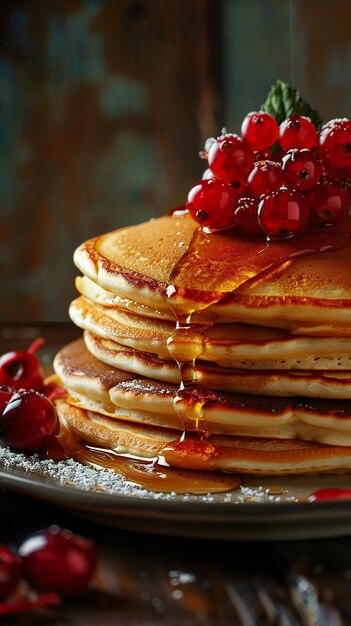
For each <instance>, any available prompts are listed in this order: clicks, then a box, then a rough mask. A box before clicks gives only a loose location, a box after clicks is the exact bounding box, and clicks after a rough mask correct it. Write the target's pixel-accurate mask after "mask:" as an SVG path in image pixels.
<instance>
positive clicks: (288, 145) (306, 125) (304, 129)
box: [278, 115, 317, 150]
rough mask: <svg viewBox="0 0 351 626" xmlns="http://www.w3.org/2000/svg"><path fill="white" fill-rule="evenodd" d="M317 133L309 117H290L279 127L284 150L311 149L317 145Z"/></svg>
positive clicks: (280, 141)
mask: <svg viewBox="0 0 351 626" xmlns="http://www.w3.org/2000/svg"><path fill="white" fill-rule="evenodd" d="M316 139H317V131H316V128H315V126H314V124H312V122H311V120H310V119H309V118H308V117H304V116H302V115H290V117H288V119H287V120H284V121H283V122H282V123H281V124H280V127H279V139H278V141H279V143H280V145H281V146H282V148H283V149H284V150H291V149H292V148H299V149H302V148H307V149H311V148H313V146H314V145H315V143H316Z"/></svg>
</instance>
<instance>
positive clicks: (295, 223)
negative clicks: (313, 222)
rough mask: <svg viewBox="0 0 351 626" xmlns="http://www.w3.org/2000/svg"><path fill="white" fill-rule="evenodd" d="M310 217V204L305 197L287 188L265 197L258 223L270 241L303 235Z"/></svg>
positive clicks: (259, 207)
mask: <svg viewBox="0 0 351 626" xmlns="http://www.w3.org/2000/svg"><path fill="white" fill-rule="evenodd" d="M308 217H309V209H308V204H307V202H306V200H305V198H304V197H303V195H302V194H301V193H300V192H298V191H295V190H290V189H287V188H286V187H281V188H280V189H277V190H276V191H273V192H272V193H270V194H268V195H267V196H263V197H262V198H261V201H260V203H259V206H258V222H259V224H260V226H261V228H262V230H263V232H264V233H265V234H266V235H267V237H268V239H286V238H288V237H293V236H294V235H301V233H302V232H303V231H304V230H305V228H306V225H307V223H308Z"/></svg>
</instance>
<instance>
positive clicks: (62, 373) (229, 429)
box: [54, 340, 351, 446]
mask: <svg viewBox="0 0 351 626" xmlns="http://www.w3.org/2000/svg"><path fill="white" fill-rule="evenodd" d="M54 367H55V371H56V374H57V376H58V377H59V379H60V381H61V383H63V385H64V387H65V388H66V390H67V391H68V394H69V395H68V398H67V402H68V403H70V404H72V405H74V406H78V407H80V408H83V409H85V410H89V411H94V412H97V413H99V414H101V415H105V416H109V417H112V418H115V419H119V420H123V421H132V422H138V423H141V424H151V425H156V426H159V427H163V428H173V429H176V430H178V431H182V430H183V422H182V419H181V417H180V414H181V413H180V409H181V408H182V405H183V411H184V412H185V413H186V412H187V410H188V409H189V406H193V404H194V402H195V403H196V408H197V413H196V415H197V417H198V419H199V428H200V429H202V430H204V431H206V432H208V433H215V434H227V435H234V436H255V437H257V438H264V437H269V438H273V437H275V438H278V439H281V438H286V439H292V438H300V439H307V440H312V441H318V442H322V443H328V444H331V445H346V446H347V445H351V400H349V401H347V400H346V401H341V400H336V401H331V400H323V401H322V400H317V399H316V398H311V399H306V398H301V397H300V398H290V399H288V398H282V397H273V396H267V397H263V396H259V395H256V396H254V395H250V394H233V393H232V394H230V393H217V394H213V393H208V392H207V391H206V389H204V388H203V387H197V389H196V390H195V392H194V391H192V393H190V394H187V395H184V397H183V398H181V399H180V400H178V403H177V411H176V410H175V405H174V398H175V397H176V395H177V386H175V385H171V384H166V383H161V382H157V381H153V380H151V379H148V378H142V377H133V376H132V375H130V374H128V373H126V372H124V371H123V370H117V369H115V368H111V367H109V366H106V365H105V366H102V364H101V363H100V362H99V361H97V360H96V359H95V358H94V357H93V356H92V355H90V354H89V352H88V351H87V350H86V348H85V346H84V342H83V340H76V341H75V342H72V343H71V344H69V345H68V346H66V347H65V348H63V349H62V350H61V351H60V352H59V353H58V355H57V356H56V358H55V361H54ZM193 428H195V424H194V422H193Z"/></svg>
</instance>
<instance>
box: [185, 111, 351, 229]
mask: <svg viewBox="0 0 351 626" xmlns="http://www.w3.org/2000/svg"><path fill="white" fill-rule="evenodd" d="M201 156H202V157H203V158H207V159H208V165H209V168H208V169H207V170H206V171H205V173H204V176H203V179H202V180H201V181H199V182H198V183H197V184H196V185H194V186H193V187H192V188H191V190H190V192H189V195H188V201H187V204H186V207H187V209H188V211H189V213H190V214H191V216H192V217H193V218H194V220H196V222H198V223H199V224H200V225H201V226H203V227H204V229H205V230H206V231H210V232H212V231H216V230H221V229H224V228H231V227H232V226H236V227H237V228H238V229H239V230H240V231H242V232H243V233H246V234H250V235H253V234H256V233H257V234H258V233H262V232H263V233H264V234H265V235H266V236H267V238H268V239H281V238H287V237H292V236H295V235H300V234H301V233H302V232H303V231H304V230H305V228H306V226H307V224H308V223H312V224H314V225H318V226H334V225H336V224H339V223H340V222H342V221H343V220H345V219H346V218H347V216H348V215H349V212H350V199H351V194H350V186H351V121H349V120H347V119H334V120H330V121H329V122H328V123H327V124H325V125H324V126H323V127H322V128H321V130H320V132H317V130H316V128H315V126H314V124H313V123H312V122H311V120H310V119H309V118H307V117H304V116H301V115H291V116H290V117H288V119H286V120H284V121H283V122H282V123H281V124H280V126H278V124H277V122H276V120H275V119H274V117H273V116H272V115H270V114H269V113H265V112H263V111H258V112H252V113H249V114H248V115H247V116H246V117H245V119H244V121H243V123H242V127H241V136H239V135H236V134H228V133H225V134H223V135H221V136H220V137H218V138H217V139H214V138H211V139H208V140H207V141H206V145H205V150H204V151H203V152H202V153H201Z"/></svg>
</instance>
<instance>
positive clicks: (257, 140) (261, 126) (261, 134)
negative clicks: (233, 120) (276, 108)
mask: <svg viewBox="0 0 351 626" xmlns="http://www.w3.org/2000/svg"><path fill="white" fill-rule="evenodd" d="M241 134H242V136H243V137H244V139H246V140H247V141H248V142H249V144H250V146H251V148H252V149H253V150H265V149H266V148H270V147H271V146H273V144H274V143H275V142H276V141H277V139H278V135H279V127H278V124H277V122H276V121H275V119H274V117H273V116H272V115H270V114H269V113H265V112H264V111H253V112H252V113H248V114H247V116H246V117H245V119H244V121H243V123H242V125H241Z"/></svg>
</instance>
